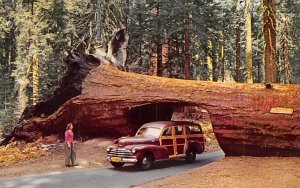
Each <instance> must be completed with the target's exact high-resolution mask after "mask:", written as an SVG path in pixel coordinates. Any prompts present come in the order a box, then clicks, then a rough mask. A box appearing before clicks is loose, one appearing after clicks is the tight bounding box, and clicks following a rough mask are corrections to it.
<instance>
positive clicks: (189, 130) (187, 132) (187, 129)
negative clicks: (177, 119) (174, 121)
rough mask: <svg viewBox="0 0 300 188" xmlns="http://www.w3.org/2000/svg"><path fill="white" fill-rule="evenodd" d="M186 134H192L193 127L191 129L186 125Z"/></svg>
mask: <svg viewBox="0 0 300 188" xmlns="http://www.w3.org/2000/svg"><path fill="white" fill-rule="evenodd" d="M185 134H186V135H189V134H191V129H190V127H189V126H185Z"/></svg>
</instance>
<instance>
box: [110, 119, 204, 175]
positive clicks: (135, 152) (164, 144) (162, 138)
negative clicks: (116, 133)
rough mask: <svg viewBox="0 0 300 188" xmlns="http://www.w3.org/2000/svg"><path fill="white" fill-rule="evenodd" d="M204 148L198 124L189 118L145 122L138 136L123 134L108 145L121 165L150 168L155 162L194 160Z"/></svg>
mask: <svg viewBox="0 0 300 188" xmlns="http://www.w3.org/2000/svg"><path fill="white" fill-rule="evenodd" d="M203 151H204V140H203V134H202V130H201V127H200V126H199V125H198V124H195V123H191V122H185V121H160V122H152V123H146V124H144V125H143V126H142V127H141V128H140V129H139V130H138V131H137V133H136V135H135V136H134V137H122V138H119V139H118V140H116V141H115V143H114V144H113V145H110V146H108V147H107V159H108V160H109V161H110V163H111V164H112V165H113V166H114V167H116V168H120V167H122V166H123V165H124V164H125V163H134V164H137V165H138V166H139V167H140V168H141V169H142V170H149V169H151V168H152V166H153V162H154V161H159V160H164V159H171V158H181V157H182V158H185V160H186V162H188V163H192V162H194V161H195V159H196V154H200V153H202V152H203Z"/></svg>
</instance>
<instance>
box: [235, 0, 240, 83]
mask: <svg viewBox="0 0 300 188" xmlns="http://www.w3.org/2000/svg"><path fill="white" fill-rule="evenodd" d="M240 8H241V3H240V0H237V10H236V11H237V16H238V20H237V24H236V29H235V33H236V36H235V37H236V38H235V71H236V73H235V74H236V82H241V70H240V68H241V44H240V43H241V23H240V16H241V12H240V11H241V10H240Z"/></svg>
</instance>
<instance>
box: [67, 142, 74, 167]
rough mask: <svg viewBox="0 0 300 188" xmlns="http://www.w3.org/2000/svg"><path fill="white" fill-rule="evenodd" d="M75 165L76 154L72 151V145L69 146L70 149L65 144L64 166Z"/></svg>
mask: <svg viewBox="0 0 300 188" xmlns="http://www.w3.org/2000/svg"><path fill="white" fill-rule="evenodd" d="M75 164H76V153H75V149H74V144H73V143H72V144H71V147H68V144H67V143H66V142H65V165H68V166H70V165H75Z"/></svg>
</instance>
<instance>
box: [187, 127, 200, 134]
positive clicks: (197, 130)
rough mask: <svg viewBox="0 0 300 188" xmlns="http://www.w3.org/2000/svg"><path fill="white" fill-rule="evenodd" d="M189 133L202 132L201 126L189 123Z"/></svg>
mask: <svg viewBox="0 0 300 188" xmlns="http://www.w3.org/2000/svg"><path fill="white" fill-rule="evenodd" d="M189 129H190V134H202V131H201V128H200V126H199V125H190V126H189Z"/></svg>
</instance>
